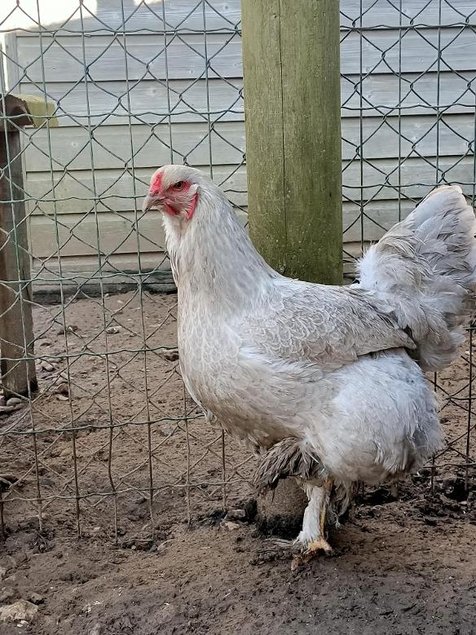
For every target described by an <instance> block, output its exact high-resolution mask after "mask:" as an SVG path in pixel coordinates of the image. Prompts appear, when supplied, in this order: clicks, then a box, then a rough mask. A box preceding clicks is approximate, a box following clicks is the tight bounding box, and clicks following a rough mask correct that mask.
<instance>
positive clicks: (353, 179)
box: [342, 155, 474, 200]
mask: <svg viewBox="0 0 476 635" xmlns="http://www.w3.org/2000/svg"><path fill="white" fill-rule="evenodd" d="M437 166H438V170H437ZM362 170H363V175H362V178H361V166H360V162H358V161H352V162H349V163H347V164H346V165H344V171H343V174H342V181H343V195H344V200H346V199H350V200H360V199H361V198H362V199H363V200H382V199H385V200H391V199H398V198H399V197H410V198H414V199H418V198H421V197H423V196H425V195H426V194H427V193H428V190H429V189H431V188H433V187H435V185H437V184H438V183H439V182H445V183H458V184H460V185H461V186H462V187H463V190H464V191H465V192H466V194H468V195H471V192H472V187H473V183H474V156H472V155H470V156H466V157H463V158H461V157H443V158H442V159H440V160H439V161H437V159H435V158H426V159H416V158H410V159H407V160H404V161H399V160H398V159H378V160H375V161H372V163H367V162H364V163H363V166H362Z"/></svg>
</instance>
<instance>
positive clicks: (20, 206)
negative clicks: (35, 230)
mask: <svg viewBox="0 0 476 635" xmlns="http://www.w3.org/2000/svg"><path fill="white" fill-rule="evenodd" d="M0 169H1V170H2V176H1V178H0V345H1V362H0V370H1V375H2V386H3V395H4V397H5V399H9V398H10V397H13V396H15V397H18V396H29V395H30V394H31V392H32V391H35V390H36V389H37V387H38V384H37V380H36V372H35V363H34V359H33V354H34V336H33V320H32V312H31V286H30V282H29V281H30V254H29V247H28V236H27V225H26V222H25V204H24V202H23V199H24V191H23V170H22V164H21V146H20V132H19V131H14V132H3V133H2V134H1V135H0Z"/></svg>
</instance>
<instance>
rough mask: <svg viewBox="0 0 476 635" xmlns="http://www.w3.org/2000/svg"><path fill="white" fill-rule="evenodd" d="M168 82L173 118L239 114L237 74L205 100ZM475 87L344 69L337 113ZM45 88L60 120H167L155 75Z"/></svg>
mask: <svg viewBox="0 0 476 635" xmlns="http://www.w3.org/2000/svg"><path fill="white" fill-rule="evenodd" d="M438 81H439V89H438ZM168 85H169V89H170V92H169V96H170V112H171V113H172V114H171V115H170V121H171V122H172V123H173V124H176V123H189V122H203V121H204V119H206V118H207V112H209V113H210V118H211V120H212V121H215V120H219V121H243V119H244V117H243V100H242V98H241V97H240V94H241V91H242V88H243V82H242V80H241V79H234V80H233V81H232V85H231V86H230V84H229V82H228V81H225V80H221V79H212V80H210V81H209V83H208V94H209V100H210V103H209V104H208V103H207V88H206V82H205V80H198V81H195V82H194V81H186V80H172V81H170V82H169V84H168ZM356 87H357V88H356ZM38 90H39V89H38V87H37V86H36V85H35V84H32V83H28V82H23V83H22V91H24V92H27V93H34V92H35V91H38ZM475 90H476V79H475V76H474V72H467V73H458V74H456V73H450V72H442V73H440V74H439V75H438V74H437V73H431V72H430V73H424V74H423V75H422V74H417V73H404V74H402V75H400V76H399V77H397V76H394V75H378V74H371V75H369V76H367V77H365V78H364V79H361V78H360V77H359V75H346V76H344V77H342V81H341V94H342V113H341V114H342V117H343V118H347V117H355V116H358V115H360V113H361V112H362V116H363V117H367V116H376V115H379V114H383V115H387V114H390V115H391V114H394V115H396V114H398V112H399V111H400V112H401V115H402V116H408V115H416V114H421V115H424V114H428V113H432V114H433V113H435V111H436V109H438V110H439V112H444V113H445V114H456V113H468V112H470V113H471V112H472V111H473V110H474V91H475ZM359 91H360V92H361V93H362V104H361V98H360V94H359ZM48 94H49V95H50V96H51V98H52V99H55V100H56V101H57V102H59V106H58V111H57V114H58V117H59V119H60V122H61V125H62V126H73V125H78V124H81V125H83V126H87V125H88V122H89V123H90V124H91V125H98V124H101V125H105V124H107V125H124V124H128V123H129V117H130V120H131V123H132V124H133V125H144V124H146V125H154V124H157V123H161V122H168V121H169V116H168V115H169V105H168V101H167V87H166V85H165V84H164V83H163V82H159V81H157V80H152V79H144V80H142V81H140V82H138V83H136V84H134V85H133V86H132V87H131V88H130V89H129V90H128V86H127V84H126V82H125V81H107V82H101V83H100V84H99V85H96V84H88V86H87V88H86V85H85V83H84V82H82V83H79V84H74V83H67V82H54V83H53V82H52V83H49V84H48ZM126 95H127V96H128V97H127V98H126ZM88 97H89V106H88ZM129 100H130V102H129ZM129 103H130V107H129ZM208 106H210V108H209V109H208Z"/></svg>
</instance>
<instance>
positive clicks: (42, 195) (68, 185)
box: [26, 155, 474, 215]
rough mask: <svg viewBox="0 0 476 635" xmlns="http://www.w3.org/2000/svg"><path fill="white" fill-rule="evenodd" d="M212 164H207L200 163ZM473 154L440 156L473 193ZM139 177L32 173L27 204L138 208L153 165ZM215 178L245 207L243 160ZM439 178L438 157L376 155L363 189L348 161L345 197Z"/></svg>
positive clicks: (76, 209) (40, 209) (410, 192)
mask: <svg viewBox="0 0 476 635" xmlns="http://www.w3.org/2000/svg"><path fill="white" fill-rule="evenodd" d="M196 167H198V168H200V169H204V170H207V167H206V166H200V165H197V166H196ZM473 171H474V157H473V156H472V155H469V156H466V157H463V158H462V157H461V156H454V157H443V158H441V159H440V161H439V172H438V175H439V179H440V180H441V175H442V174H445V179H446V181H447V182H454V183H460V184H461V185H462V186H463V189H465V191H466V193H467V194H468V195H471V192H472V183H473V179H474V177H473ZM134 174H135V178H133V177H132V176H131V175H130V174H128V173H126V172H123V171H119V170H97V171H95V173H94V179H95V187H96V191H95V190H94V186H93V175H92V173H91V170H84V171H77V172H72V173H63V172H55V173H53V179H54V183H55V187H54V188H52V177H51V175H50V174H49V173H48V172H36V173H29V174H28V175H27V182H26V191H27V198H28V208H29V210H30V213H32V214H47V215H50V214H51V215H54V214H55V210H56V213H57V214H59V215H67V214H70V213H76V214H84V213H88V212H90V213H91V212H94V209H95V203H96V207H97V210H98V212H99V213H104V212H108V211H109V212H115V211H117V212H123V211H131V210H133V209H134V200H135V199H136V200H137V207H138V209H140V205H141V201H142V197H143V196H144V194H145V192H146V191H147V188H148V185H149V179H150V175H151V169H145V168H140V169H138V170H136V171H135V173H134ZM214 177H215V180H216V182H217V183H218V184H219V185H220V186H222V187H223V189H224V190H225V192H226V193H227V195H228V196H229V198H230V199H231V200H232V202H233V203H234V204H235V205H237V206H240V207H243V206H246V205H247V194H246V187H247V186H246V170H245V167H244V166H240V167H239V166H214ZM437 182H438V177H437V169H436V159H435V158H431V157H430V158H428V159H418V158H409V159H406V160H405V161H403V162H402V163H400V162H399V161H398V159H396V158H393V159H376V160H373V161H372V162H371V164H370V163H367V162H364V165H363V186H364V187H363V190H362V189H361V186H362V183H361V174H360V162H359V161H353V162H344V171H343V194H344V200H347V199H355V200H356V199H360V197H361V196H363V198H364V199H372V198H374V199H375V200H393V199H398V198H399V194H398V188H399V183H400V187H401V192H402V195H403V196H409V197H413V198H418V197H421V196H425V195H426V193H427V192H428V189H429V188H431V187H434V186H435V184H436V183H437Z"/></svg>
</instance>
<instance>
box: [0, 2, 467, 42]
mask: <svg viewBox="0 0 476 635" xmlns="http://www.w3.org/2000/svg"><path fill="white" fill-rule="evenodd" d="M15 3H16V0H3V2H2V8H1V9H0V11H1V13H0V15H5V16H6V15H8V14H9V13H10V11H11V9H12V8H13V7H14V6H15ZM71 4H72V3H71V2H69V3H67V2H65V3H62V4H61V5H58V6H55V7H54V11H52V10H49V9H50V5H51V0H40V4H39V6H40V16H41V18H42V23H43V26H44V28H45V29H47V30H56V29H57V28H60V29H61V32H62V33H72V34H74V33H77V32H80V31H82V30H85V31H87V32H95V33H101V32H106V31H109V32H110V31H121V29H122V23H123V18H122V10H121V7H120V6H119V5H118V3H117V0H101V2H100V4H99V6H97V3H96V2H95V1H92V0H85V1H84V3H83V4H84V12H83V16H84V18H83V21H81V20H80V19H79V17H80V16H79V12H78V11H76V13H74V8H75V7H74V8H73V7H72V6H71ZM75 4H76V5H77V2H76V3H75ZM163 6H164V7H165V24H164V21H163V13H162V11H163ZM400 6H401V9H402V12H401V15H400V11H399V9H400ZM340 9H341V19H340V21H341V27H344V28H345V27H351V26H353V25H356V26H360V25H362V27H364V28H375V27H378V26H381V25H386V26H391V27H398V26H399V25H400V24H401V25H402V26H410V25H412V24H416V25H432V26H437V25H438V24H439V23H440V21H441V23H442V24H455V23H459V24H460V23H464V22H465V21H466V20H469V23H470V24H474V23H475V21H476V20H475V16H474V0H452V1H451V3H448V2H444V1H443V2H436V1H433V2H427V1H425V2H422V0H401V5H400V2H399V3H391V2H389V1H388V0H341V2H340ZM203 10H205V20H206V26H207V29H208V30H218V29H231V28H234V27H235V26H236V25H239V23H240V18H241V15H240V0H226V1H219V0H214V1H213V5H212V6H210V5H208V4H207V3H205V5H204V6H203V5H202V4H201V3H200V2H198V1H197V0H165V1H164V2H163V3H162V2H158V3H156V4H153V3H150V2H149V3H146V4H144V3H139V4H138V5H137V4H136V3H134V4H131V5H128V4H127V3H124V14H125V17H126V20H127V30H128V32H131V33H132V32H136V31H151V32H156V31H160V30H162V29H164V27H165V28H168V29H180V30H181V31H188V30H195V29H203V27H204V20H203ZM440 12H441V19H440ZM29 14H30V15H32V18H33V19H30V18H28V14H25V13H23V12H22V11H16V12H15V13H14V14H13V15H12V16H11V17H10V18H9V20H8V21H7V22H5V23H4V25H3V26H2V28H4V29H10V28H12V29H13V28H19V27H21V28H25V29H28V30H29V31H31V32H32V34H34V33H35V32H36V30H37V13H36V3H32V7H31V8H30V10H29ZM361 15H362V21H360V16H361ZM70 16H72V18H71V19H70V20H68V21H67V22H66V24H64V21H65V20H67V18H69V17H70Z"/></svg>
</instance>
